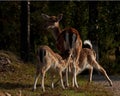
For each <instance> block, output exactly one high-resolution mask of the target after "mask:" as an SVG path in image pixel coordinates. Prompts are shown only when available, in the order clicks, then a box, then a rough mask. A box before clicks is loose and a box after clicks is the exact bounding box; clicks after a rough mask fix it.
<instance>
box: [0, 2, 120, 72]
mask: <svg viewBox="0 0 120 96" xmlns="http://www.w3.org/2000/svg"><path fill="white" fill-rule="evenodd" d="M20 3H21V2H19V1H16V2H15V1H14V2H10V1H6V2H0V49H2V50H3V49H4V50H9V51H12V52H14V53H16V54H20V26H21V25H20V14H21V10H20V8H21V6H20ZM97 11H98V18H97V24H98V25H97V27H98V29H97V32H96V34H97V39H98V44H99V45H98V47H99V56H100V60H99V61H100V62H101V64H102V65H103V67H105V68H106V69H108V68H109V67H110V69H111V71H110V72H113V71H112V70H114V69H115V68H116V67H117V64H116V63H115V58H112V59H111V58H109V57H110V56H112V57H115V54H114V51H115V48H116V46H120V42H119V35H120V22H119V21H120V2H115V1H98V6H97ZM41 13H46V14H48V15H58V14H60V13H63V19H62V20H61V22H60V26H61V28H65V27H69V26H71V27H74V28H76V29H77V30H78V31H79V33H80V37H81V38H82V40H83V41H84V40H85V39H87V38H88V32H89V28H88V27H89V26H88V25H89V3H88V2H87V1H82V2H80V1H36V2H34V1H31V2H30V23H31V36H32V37H31V42H33V45H32V47H33V49H32V50H34V51H32V52H31V54H32V55H34V54H35V53H34V52H36V48H37V46H39V45H42V44H45V45H49V46H50V47H51V48H52V49H53V50H54V51H57V49H56V47H55V40H54V39H53V37H52V35H51V32H49V30H46V29H45V28H44V23H45V21H44V20H43V19H42V17H41ZM93 38H94V35H93ZM113 63H114V64H115V66H114V67H113V66H111V65H113Z"/></svg>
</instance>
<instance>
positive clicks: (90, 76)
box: [89, 67, 93, 83]
mask: <svg viewBox="0 0 120 96" xmlns="http://www.w3.org/2000/svg"><path fill="white" fill-rule="evenodd" d="M89 74H90V75H89V82H90V83H91V82H92V75H93V67H90V68H89Z"/></svg>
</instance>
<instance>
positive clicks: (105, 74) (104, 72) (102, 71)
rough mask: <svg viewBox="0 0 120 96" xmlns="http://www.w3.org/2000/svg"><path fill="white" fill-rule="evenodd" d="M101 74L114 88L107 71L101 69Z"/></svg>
mask: <svg viewBox="0 0 120 96" xmlns="http://www.w3.org/2000/svg"><path fill="white" fill-rule="evenodd" d="M99 70H100V72H101V73H102V74H103V75H104V76H105V77H106V79H107V80H108V82H109V84H110V86H112V85H113V84H112V81H111V80H110V78H109V76H108V75H107V73H106V71H105V70H104V69H103V68H102V67H101V68H100V69H99Z"/></svg>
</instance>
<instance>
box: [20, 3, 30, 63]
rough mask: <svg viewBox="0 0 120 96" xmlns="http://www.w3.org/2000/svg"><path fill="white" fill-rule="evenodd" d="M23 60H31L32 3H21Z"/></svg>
mask: <svg viewBox="0 0 120 96" xmlns="http://www.w3.org/2000/svg"><path fill="white" fill-rule="evenodd" d="M20 20H21V59H22V60H23V61H25V62H26V61H28V60H29V51H30V2H29V1H21V18H20Z"/></svg>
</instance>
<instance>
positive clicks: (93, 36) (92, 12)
mask: <svg viewBox="0 0 120 96" xmlns="http://www.w3.org/2000/svg"><path fill="white" fill-rule="evenodd" d="M97 19H98V11H97V1H89V28H88V38H89V39H90V40H91V42H92V44H93V49H94V50H95V51H96V53H97V60H99V51H98V35H97V27H98V26H97Z"/></svg>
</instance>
